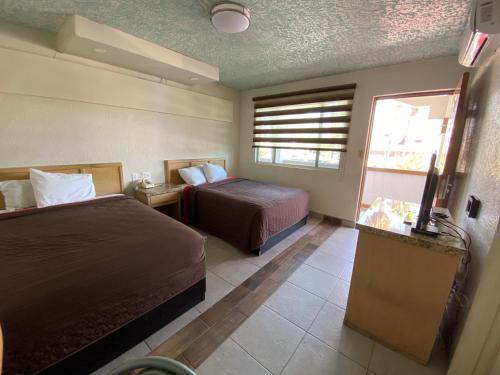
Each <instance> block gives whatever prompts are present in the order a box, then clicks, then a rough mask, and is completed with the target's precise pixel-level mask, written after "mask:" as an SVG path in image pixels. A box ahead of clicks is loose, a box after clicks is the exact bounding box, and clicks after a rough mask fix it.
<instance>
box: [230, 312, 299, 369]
mask: <svg viewBox="0 0 500 375" xmlns="http://www.w3.org/2000/svg"><path fill="white" fill-rule="evenodd" d="M304 334H305V332H304V331H303V330H302V329H300V328H299V327H297V326H296V325H294V324H292V323H290V322H289V321H288V320H286V319H285V318H282V317H281V316H279V315H278V314H277V313H275V312H274V311H272V310H270V309H269V308H267V307H265V306H262V307H260V308H259V309H258V310H257V311H256V312H255V313H254V314H253V315H252V316H251V317H250V318H249V319H248V320H247V321H245V323H243V325H241V327H239V328H238V329H237V330H236V331H235V332H234V333H233V335H232V338H233V340H234V341H236V343H238V344H239V345H240V346H241V347H242V348H243V349H244V350H245V351H246V352H247V353H249V354H250V355H251V356H252V357H253V358H255V359H256V360H257V361H259V362H260V363H261V364H262V365H263V366H264V367H266V368H267V369H268V370H269V371H271V372H272V373H273V374H275V375H278V374H279V373H280V372H281V370H282V369H283V367H284V366H285V364H286V363H287V361H288V360H289V359H290V358H291V356H292V354H293V353H294V351H295V349H296V348H297V346H298V345H299V343H300V341H301V339H302V337H303V336H304Z"/></svg>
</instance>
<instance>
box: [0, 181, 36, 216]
mask: <svg viewBox="0 0 500 375" xmlns="http://www.w3.org/2000/svg"><path fill="white" fill-rule="evenodd" d="M0 191H1V192H2V194H3V197H4V200H5V208H6V209H7V210H9V211H11V210H18V209H21V208H28V207H35V206H36V201H35V194H34V193H33V186H31V182H30V180H9V181H2V182H0Z"/></svg>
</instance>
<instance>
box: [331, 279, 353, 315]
mask: <svg viewBox="0 0 500 375" xmlns="http://www.w3.org/2000/svg"><path fill="white" fill-rule="evenodd" d="M349 287H350V284H349V283H348V282H347V281H345V280H342V279H339V280H337V283H336V284H335V286H334V287H333V291H332V293H330V295H329V296H328V301H330V302H331V303H333V304H335V305H337V306H339V307H341V308H343V309H345V308H346V307H347V298H348V297H349Z"/></svg>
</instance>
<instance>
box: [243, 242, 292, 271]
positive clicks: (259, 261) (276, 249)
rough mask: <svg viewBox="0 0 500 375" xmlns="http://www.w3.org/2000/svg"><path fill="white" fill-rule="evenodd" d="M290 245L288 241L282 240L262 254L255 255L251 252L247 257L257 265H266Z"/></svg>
mask: <svg viewBox="0 0 500 375" xmlns="http://www.w3.org/2000/svg"><path fill="white" fill-rule="evenodd" d="M288 246H290V245H289V244H288V242H285V241H281V242H279V243H277V244H276V245H274V246H273V247H272V248H270V249H269V250H267V251H266V252H265V253H264V254H262V255H259V256H257V255H253V254H249V256H248V258H246V259H247V260H248V261H249V262H250V263H252V264H254V265H256V266H257V267H264V266H265V265H266V264H267V263H269V262H270V261H271V260H272V259H273V258H274V257H275V256H277V255H279V254H281V253H282V252H283V251H284V250H286V248H287V247H288Z"/></svg>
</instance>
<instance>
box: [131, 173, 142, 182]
mask: <svg viewBox="0 0 500 375" xmlns="http://www.w3.org/2000/svg"><path fill="white" fill-rule="evenodd" d="M140 179H141V178H140V177H139V173H132V181H138V180H140Z"/></svg>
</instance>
